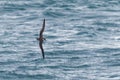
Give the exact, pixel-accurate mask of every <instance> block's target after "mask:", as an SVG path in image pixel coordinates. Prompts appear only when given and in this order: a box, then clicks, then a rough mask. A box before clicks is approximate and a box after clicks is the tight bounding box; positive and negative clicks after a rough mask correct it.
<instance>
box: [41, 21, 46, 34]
mask: <svg viewBox="0 0 120 80" xmlns="http://www.w3.org/2000/svg"><path fill="white" fill-rule="evenodd" d="M44 29H45V19H44V20H43V26H42V29H41V30H40V36H42V34H43V31H44Z"/></svg>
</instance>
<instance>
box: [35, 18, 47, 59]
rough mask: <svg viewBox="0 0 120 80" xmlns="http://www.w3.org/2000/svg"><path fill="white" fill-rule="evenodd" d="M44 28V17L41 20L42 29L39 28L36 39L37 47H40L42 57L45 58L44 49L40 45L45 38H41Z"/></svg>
mask: <svg viewBox="0 0 120 80" xmlns="http://www.w3.org/2000/svg"><path fill="white" fill-rule="evenodd" d="M44 29H45V19H44V20H43V26H42V29H41V30H40V34H39V38H37V40H38V41H39V47H40V49H41V52H42V56H43V59H44V58H45V54H44V49H43V46H42V43H43V41H44V40H45V38H43V32H44Z"/></svg>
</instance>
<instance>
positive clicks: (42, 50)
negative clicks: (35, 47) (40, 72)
mask: <svg viewBox="0 0 120 80" xmlns="http://www.w3.org/2000/svg"><path fill="white" fill-rule="evenodd" d="M39 47H40V49H41V52H42V56H43V59H44V58H45V55H44V49H43V46H42V42H39Z"/></svg>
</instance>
